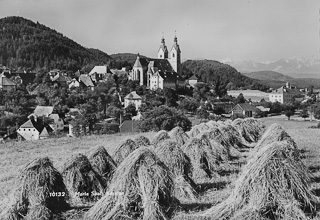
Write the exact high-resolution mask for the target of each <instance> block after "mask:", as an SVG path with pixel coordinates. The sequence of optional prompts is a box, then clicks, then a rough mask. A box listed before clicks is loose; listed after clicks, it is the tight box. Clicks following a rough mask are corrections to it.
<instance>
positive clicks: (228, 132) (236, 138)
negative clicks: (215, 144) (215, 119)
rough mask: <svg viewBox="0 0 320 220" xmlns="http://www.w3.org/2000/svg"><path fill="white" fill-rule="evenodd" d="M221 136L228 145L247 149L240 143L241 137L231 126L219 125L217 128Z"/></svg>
mask: <svg viewBox="0 0 320 220" xmlns="http://www.w3.org/2000/svg"><path fill="white" fill-rule="evenodd" d="M218 129H219V130H220V131H221V133H222V134H223V136H224V137H225V138H226V140H227V141H228V143H230V144H231V145H232V146H233V147H234V148H236V149H240V148H244V147H248V145H246V144H245V143H242V140H241V135H240V134H239V132H238V131H237V130H236V129H235V128H234V127H233V126H232V125H226V124H224V125H221V126H219V127H218Z"/></svg>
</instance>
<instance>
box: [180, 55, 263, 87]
mask: <svg viewBox="0 0 320 220" xmlns="http://www.w3.org/2000/svg"><path fill="white" fill-rule="evenodd" d="M182 74H183V76H184V77H186V78H189V77H191V76H192V74H194V75H196V76H197V77H198V79H199V81H201V82H205V83H209V84H213V85H216V86H219V87H227V89H238V88H243V89H259V90H262V91H263V90H267V89H268V87H267V86H266V85H264V84H262V83H261V82H260V81H259V80H257V79H251V78H249V77H247V76H244V75H242V74H241V73H239V72H238V71H237V70H236V69H235V68H233V67H231V66H229V65H227V64H223V63H220V62H218V61H214V60H187V61H185V62H183V63H182Z"/></svg>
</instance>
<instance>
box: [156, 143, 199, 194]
mask: <svg viewBox="0 0 320 220" xmlns="http://www.w3.org/2000/svg"><path fill="white" fill-rule="evenodd" d="M155 154H156V155H157V156H158V157H159V159H160V160H161V161H162V162H163V163H164V164H165V165H166V166H167V167H168V168H169V170H170V171H171V173H172V174H173V177H174V182H175V195H176V196H177V197H178V198H179V199H187V200H196V199H197V192H196V184H195V183H194V181H193V180H192V179H191V178H190V177H189V175H190V174H191V170H192V164H191V162H190V159H189V158H188V157H187V155H186V154H185V153H184V152H183V151H182V150H181V148H180V147H179V145H178V144H177V143H176V142H175V141H172V140H166V141H164V142H162V143H161V144H160V145H159V146H157V147H156V148H155Z"/></svg>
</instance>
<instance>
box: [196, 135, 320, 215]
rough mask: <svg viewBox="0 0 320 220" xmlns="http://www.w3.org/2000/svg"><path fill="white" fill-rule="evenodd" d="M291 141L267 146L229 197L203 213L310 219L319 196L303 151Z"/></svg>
mask: <svg viewBox="0 0 320 220" xmlns="http://www.w3.org/2000/svg"><path fill="white" fill-rule="evenodd" d="M290 145H291V144H290V143H289V142H287V141H282V142H273V143H271V144H268V145H265V146H264V147H263V148H261V149H260V150H259V151H258V152H257V153H256V154H255V155H254V157H252V158H251V159H250V160H249V161H248V163H247V164H246V165H245V167H244V168H243V170H242V173H241V175H240V176H239V178H238V179H237V180H236V182H235V188H234V190H233V192H232V193H231V195H230V196H229V198H228V199H227V200H225V201H223V202H222V203H220V204H218V205H216V206H214V207H212V208H210V209H209V210H207V211H205V212H204V213H202V215H203V216H207V217H210V218H211V219H233V220H236V219H249V220H253V219H308V218H307V217H306V215H305V213H304V212H303V210H304V209H308V210H310V211H311V212H313V211H314V208H313V206H312V201H315V196H314V195H313V194H312V192H311V190H310V175H309V172H308V169H307V168H306V166H305V165H304V164H303V163H302V161H301V160H300V157H299V152H298V151H297V150H295V149H294V148H292V146H290Z"/></svg>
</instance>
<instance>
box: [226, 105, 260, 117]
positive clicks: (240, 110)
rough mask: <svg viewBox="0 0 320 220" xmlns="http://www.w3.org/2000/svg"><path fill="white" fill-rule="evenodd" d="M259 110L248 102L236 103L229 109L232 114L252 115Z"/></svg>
mask: <svg viewBox="0 0 320 220" xmlns="http://www.w3.org/2000/svg"><path fill="white" fill-rule="evenodd" d="M259 111H260V110H259V109H257V108H256V107H255V106H254V105H250V104H248V103H239V104H236V105H235V106H234V107H233V109H232V110H231V115H233V116H245V117H254V116H255V115H256V114H257V113H258V112H259Z"/></svg>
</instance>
